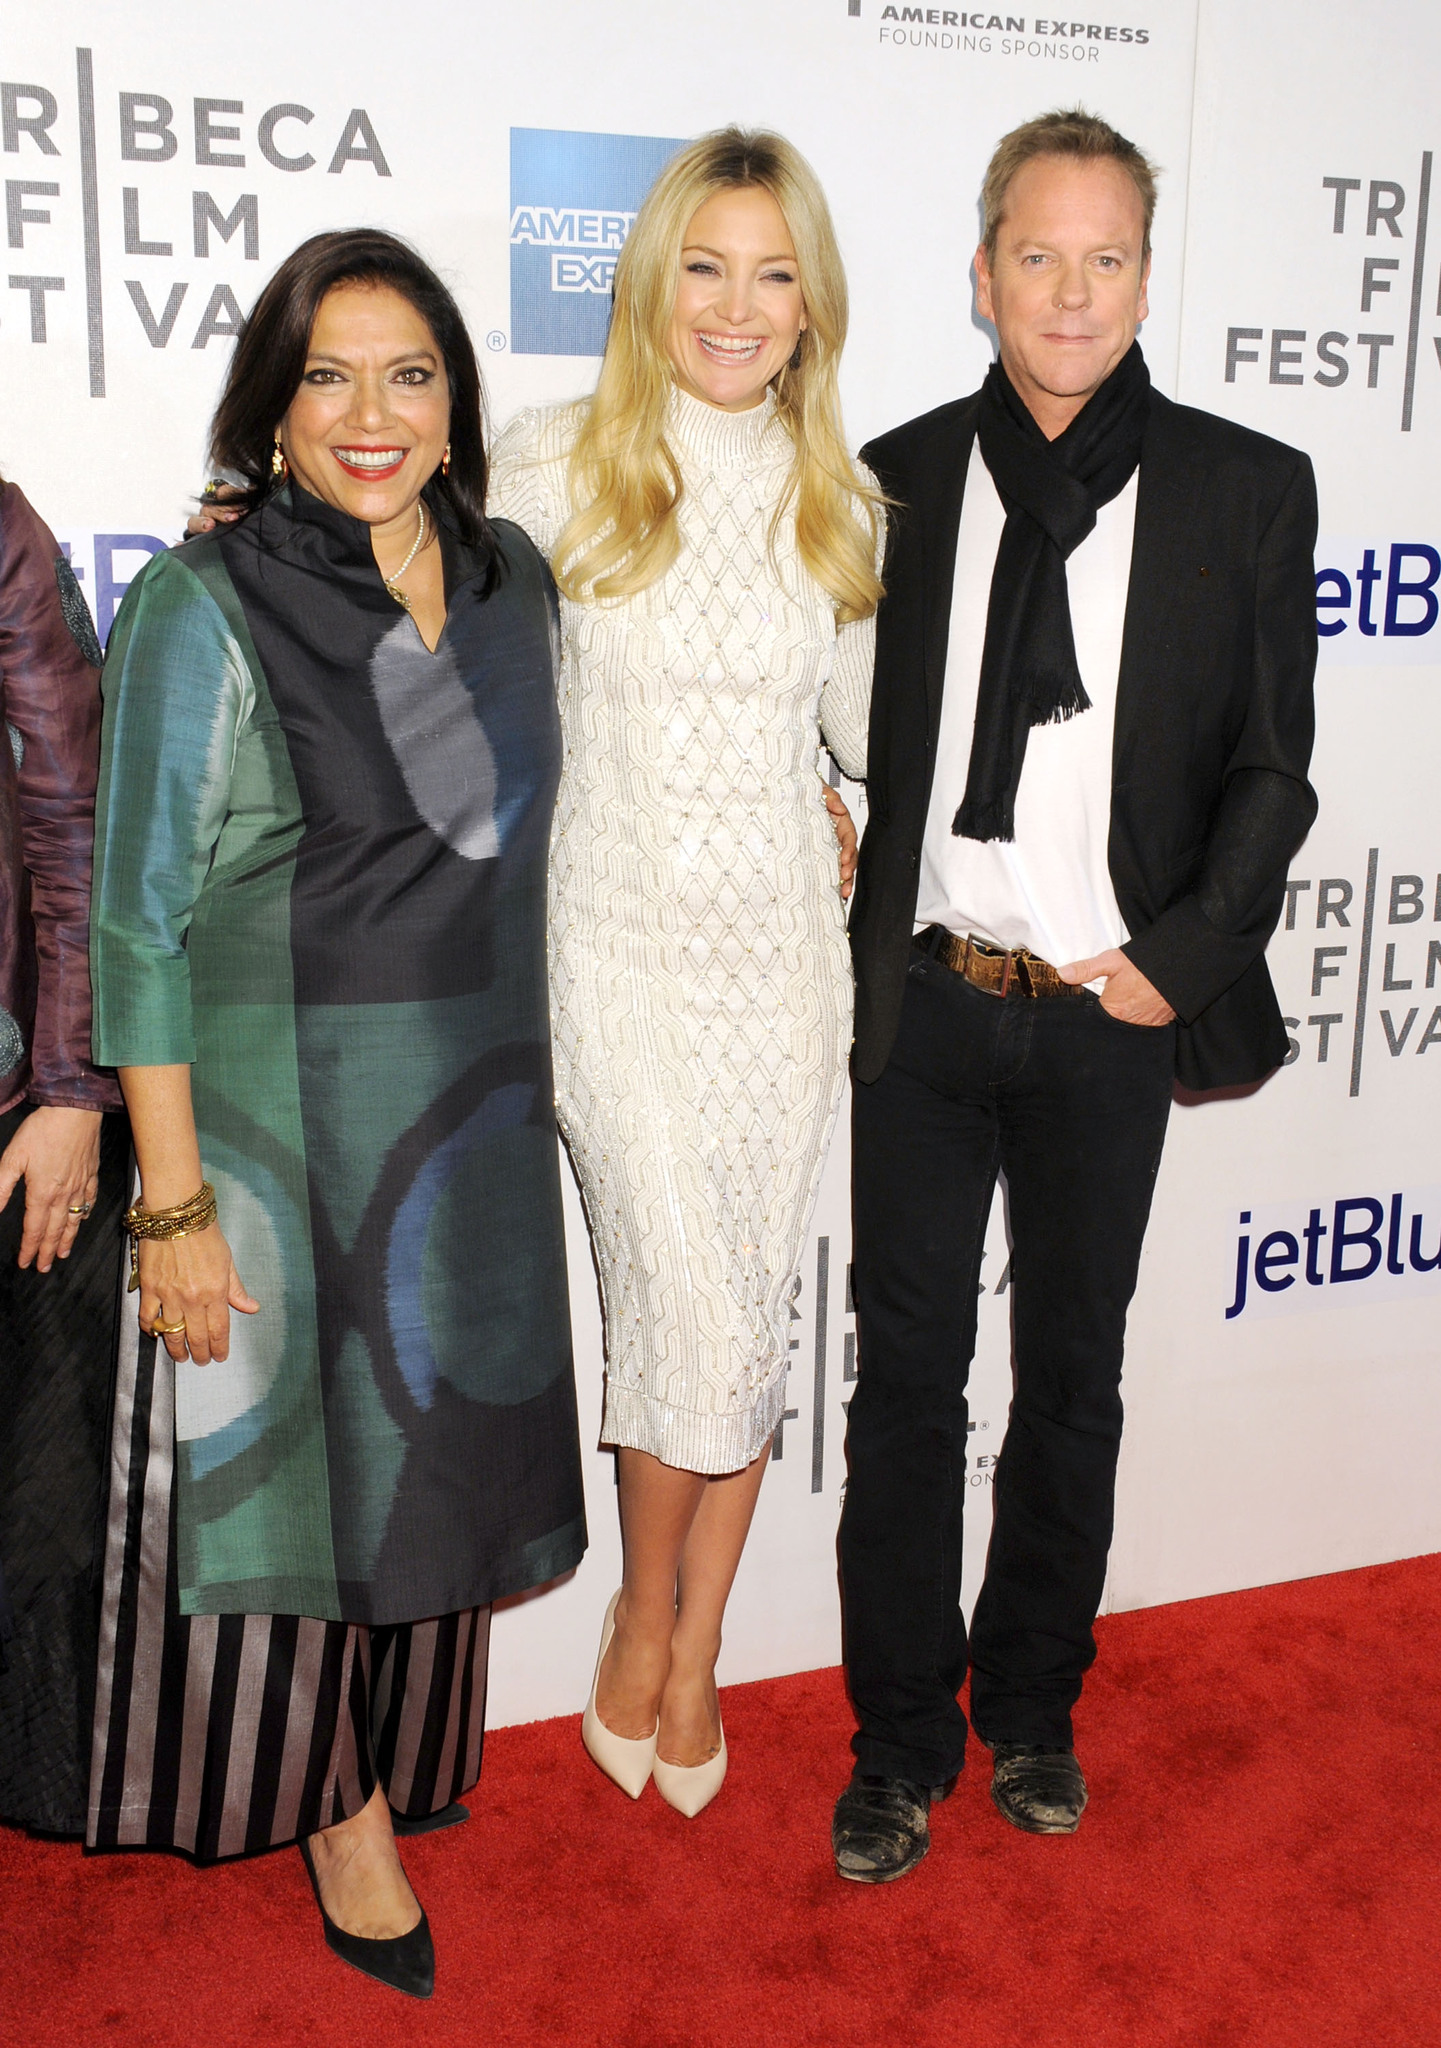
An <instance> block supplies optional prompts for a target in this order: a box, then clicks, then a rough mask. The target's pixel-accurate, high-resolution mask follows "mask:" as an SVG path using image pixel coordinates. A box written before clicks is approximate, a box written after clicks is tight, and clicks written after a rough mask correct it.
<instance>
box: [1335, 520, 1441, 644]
mask: <svg viewBox="0 0 1441 2048" xmlns="http://www.w3.org/2000/svg"><path fill="white" fill-rule="evenodd" d="M1316 562H1317V568H1316V630H1317V632H1318V633H1319V634H1320V636H1321V660H1322V661H1325V662H1332V663H1335V664H1336V665H1337V666H1344V667H1359V666H1361V665H1362V664H1365V665H1367V666H1370V665H1372V664H1377V663H1380V664H1384V665H1386V666H1388V667H1389V666H1406V665H1408V664H1410V663H1413V662H1434V661H1436V660H1438V659H1441V631H1438V630H1437V619H1438V617H1441V547H1438V546H1437V545H1436V544H1435V542H1433V541H1427V540H1392V541H1384V540H1374V539H1372V540H1336V539H1330V538H1327V539H1323V540H1321V541H1319V542H1318V543H1317V546H1316ZM1322 564H1325V565H1326V566H1325V567H1323V566H1321V565H1322Z"/></svg>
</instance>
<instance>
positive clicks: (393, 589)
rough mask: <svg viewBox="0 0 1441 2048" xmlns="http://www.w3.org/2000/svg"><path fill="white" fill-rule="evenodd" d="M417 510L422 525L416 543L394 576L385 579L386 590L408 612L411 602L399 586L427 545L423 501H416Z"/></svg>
mask: <svg viewBox="0 0 1441 2048" xmlns="http://www.w3.org/2000/svg"><path fill="white" fill-rule="evenodd" d="M415 509H416V511H417V512H418V513H419V514H420V525H419V528H418V529H417V532H416V536H415V541H414V544H413V546H412V547H411V550H410V553H409V554H408V555H407V556H406V558H405V560H404V561H403V562H402V563H401V565H400V567H399V568H398V569H397V570H396V572H395V574H394V575H393V576H387V577H385V578H384V579H383V581H384V583H385V587H386V589H387V590H388V591H389V592H390V594H391V596H392V597H393V598H394V599H395V601H396V603H397V604H398V605H399V606H400V608H401V610H402V611H406V612H408V611H411V610H412V606H411V602H410V599H409V598H408V597H407V596H406V594H405V592H404V591H403V590H401V589H400V588H399V587H398V586H399V583H400V579H401V577H402V576H403V575H404V574H405V572H406V570H407V569H408V568H409V567H410V565H411V563H412V562H413V561H414V560H415V558H416V556H417V555H418V554H419V553H420V550H421V548H422V547H423V546H424V544H425V504H424V501H423V500H422V499H420V498H417V499H416V501H415Z"/></svg>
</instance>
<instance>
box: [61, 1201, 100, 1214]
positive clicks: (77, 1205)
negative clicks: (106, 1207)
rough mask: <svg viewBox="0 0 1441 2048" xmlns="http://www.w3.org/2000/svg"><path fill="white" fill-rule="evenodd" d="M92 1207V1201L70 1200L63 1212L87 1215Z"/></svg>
mask: <svg viewBox="0 0 1441 2048" xmlns="http://www.w3.org/2000/svg"><path fill="white" fill-rule="evenodd" d="M94 1207H95V1204H94V1203H93V1202H72V1203H71V1204H70V1207H69V1208H68V1209H67V1210H66V1212H65V1213H66V1215H67V1216H88V1215H89V1214H90V1211H91V1210H92V1209H93V1208H94Z"/></svg>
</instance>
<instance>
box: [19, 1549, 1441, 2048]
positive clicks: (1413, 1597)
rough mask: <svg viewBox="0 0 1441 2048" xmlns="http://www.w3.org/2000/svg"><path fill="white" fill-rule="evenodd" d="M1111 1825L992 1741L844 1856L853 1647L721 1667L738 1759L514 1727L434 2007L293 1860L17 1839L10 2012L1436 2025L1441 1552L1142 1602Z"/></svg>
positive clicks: (248, 2022) (949, 2026) (602, 2032)
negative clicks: (643, 1763) (837, 1811)
mask: <svg viewBox="0 0 1441 2048" xmlns="http://www.w3.org/2000/svg"><path fill="white" fill-rule="evenodd" d="M1100 1633H1101V1656H1100V1660H1099V1662H1098V1664H1097V1666H1096V1670H1095V1672H1094V1673H1093V1674H1092V1677H1091V1679H1090V1681H1089V1683H1088V1686H1087V1691H1086V1697H1085V1700H1084V1702H1083V1705H1082V1709H1081V1712H1080V1715H1079V1717H1078V1723H1077V1740H1078V1747H1079V1749H1080V1753H1081V1757H1082V1761H1083V1763H1084V1765H1085V1768H1086V1772H1087V1775H1088V1777H1089V1779H1090V1784H1091V1806H1090V1811H1089V1812H1088V1814H1087V1816H1086V1819H1085V1821H1084V1823H1083V1825H1082V1828H1081V1832H1080V1834H1079V1835H1077V1836H1075V1837H1074V1838H1071V1839H1069V1840H1067V1839H1034V1838H1030V1837H1027V1836H1023V1835H1020V1834H1017V1833H1016V1832H1015V1831H1014V1830H1012V1829H1011V1828H1009V1827H1007V1826H1006V1824H1005V1823H1004V1822H1003V1821H1002V1820H1001V1819H1000V1817H999V1816H998V1815H997V1814H996V1813H995V1812H994V1810H993V1809H992V1807H991V1805H990V1802H989V1799H988V1797H987V1776H988V1774H987V1771H986V1763H987V1758H986V1756H985V1753H984V1752H982V1751H981V1750H980V1749H979V1748H978V1749H977V1750H976V1751H975V1752H974V1753H973V1757H972V1763H971V1766H970V1767H969V1768H968V1769H967V1772H966V1775H965V1777H964V1778H963V1779H962V1781H961V1785H960V1787H959V1788H958V1790H957V1792H956V1794H955V1796H954V1797H953V1798H952V1799H951V1800H950V1801H949V1802H948V1803H947V1804H946V1805H945V1806H944V1807H941V1808H939V1809H938V1810H937V1813H936V1817H935V1827H934V1844H933V1847H932V1851H931V1855H930V1857H929V1859H928V1860H927V1862H926V1863H924V1864H923V1865H922V1866H921V1868H920V1870H919V1871H917V1872H916V1873H915V1874H914V1875H913V1876H912V1877H910V1878H908V1879H906V1880H904V1881H903V1882H902V1883H900V1884H898V1885H895V1886H892V1887H889V1888H887V1889H883V1890H871V1889H868V1888H863V1887H861V1886H856V1885H844V1884H841V1883H839V1882H838V1881H837V1880H836V1879H835V1877H834V1876H833V1875H832V1873H831V1868H830V1858H829V1853H828V1834H827V1830H828V1823H829V1813H830V1805H831V1801H832V1799H833V1798H834V1796H835V1793H836V1792H837V1791H838V1790H839V1788H840V1785H841V1783H842V1782H843V1780H844V1777H845V1775H846V1768H847V1765H846V1750H845V1744H846V1741H847V1738H848V1735H849V1725H850V1724H849V1719H848V1715H847V1711H846V1706H845V1701H844V1697H843V1694H842V1690H841V1682H840V1674H839V1673H838V1672H835V1671H821V1672H814V1673H811V1674H808V1675H806V1676H804V1677H799V1678H787V1679H777V1680H773V1681H771V1682H769V1683H767V1684H763V1685H751V1686H740V1687H736V1688H734V1689H732V1690H731V1691H730V1692H728V1693H727V1694H726V1696H725V1713H726V1727H727V1732H728V1735H729V1738H730V1744H731V1754H732V1761H731V1775H730V1779H729V1782H728V1783H727V1785H726V1788H725V1791H724V1792H723V1793H722V1795H721V1798H720V1799H719V1800H718V1801H717V1803H716V1805H715V1806H713V1807H712V1808H710V1809H709V1810H708V1812H706V1813H705V1814H704V1815H703V1816H702V1817H701V1818H700V1819H699V1820H697V1821H694V1822H689V1823H688V1822H686V1821H683V1820H682V1819H680V1817H679V1816H678V1815H676V1814H673V1813H672V1812H671V1811H670V1810H669V1808H667V1807H665V1806H663V1805H662V1804H661V1803H660V1801H659V1800H658V1799H657V1798H656V1796H655V1793H654V1790H653V1789H651V1790H648V1791H647V1793H646V1796H645V1798H644V1799H643V1800H642V1801H641V1802H640V1804H639V1806H638V1807H635V1808H632V1807H630V1806H629V1805H628V1804H627V1802H626V1801H625V1800H624V1799H623V1797H622V1796H621V1795H620V1794H619V1793H618V1792H615V1791H614V1790H612V1789H611V1788H610V1787H609V1786H608V1785H607V1784H606V1783H605V1781H604V1780H603V1779H602V1778H601V1777H600V1776H599V1774H598V1773H597V1772H596V1771H595V1770H594V1768H593V1767H592V1766H591V1765H590V1764H589V1762H588V1761H587V1759H586V1758H585V1756H584V1754H583V1752H582V1751H581V1748H580V1743H579V1735H578V1723H577V1721H576V1720H566V1721H550V1722H542V1723H538V1724H536V1725H534V1726H532V1727H528V1728H516V1729H505V1730H502V1731H501V1732H500V1733H498V1734H497V1735H495V1736H494V1737H493V1738H492V1739H491V1741H490V1743H489V1745H488V1748H487V1753H486V1766H485V1775H484V1778H483V1780H482V1789H481V1790H480V1791H479V1792H478V1793H477V1794H476V1795H475V1797H474V1801H473V1804H474V1808H475V1818H474V1819H473V1820H472V1822H471V1823H470V1825H469V1826H468V1827H466V1828H463V1829H460V1830H456V1831H454V1832H452V1833H448V1834H444V1835H439V1836H432V1837H428V1838H423V1839H421V1840H419V1841H416V1842H412V1843H411V1844H409V1845H408V1847H407V1850H406V1862H407V1866H408V1868H409V1869H410V1872H411V1874H412V1876H413V1878H414V1880H415V1883H416V1888H417V1890H418V1891H419V1892H420V1894H421V1896H422V1898H423V1899H424V1900H425V1902H426V1904H427V1906H428V1907H429V1910H430V1916H431V1920H432V1922H433V1924H434V1927H435V1931H436V1940H437V1947H438V1950H439V1955H440V1973H439V1985H438V1989H437V1991H436V1995H435V1998H434V2000H433V2001H432V2002H431V2004H429V2005H428V2006H420V2005H414V2004H411V2003H410V2002H408V2001H405V2000H402V1999H400V1998H399V1997H397V1996H396V1995H395V1994H394V1993H390V1992H385V1991H383V1990H381V1989H379V1988H378V1987H373V1986H371V1985H369V1984H368V1983H367V1982H366V1981H365V1979H364V1978H362V1977H359V1976H356V1975H355V1974H353V1973H352V1972H350V1971H347V1970H345V1969H344V1968H343V1967H342V1966H341V1965H340V1964H339V1963H337V1962H335V1961H334V1960H333V1959H332V1958H331V1957H329V1956H328V1955H327V1954H326V1952H325V1950H324V1949H323V1947H322V1946H321V1941H320V1936H319V1932H318V1923H317V1922H316V1919H315V1914H314V1909H313V1907H312V1905H311V1902H310V1895H309V1892H308V1889H307V1887H306V1883H305V1878H304V1875H303V1873H302V1871H301V1867H300V1862H299V1858H298V1857H297V1856H296V1855H295V1853H294V1852H293V1851H292V1850H284V1851H281V1852H280V1853H278V1854H277V1855H274V1856H270V1857H266V1858H263V1859H261V1860H259V1861H256V1862H251V1863H248V1864H241V1865H228V1866H225V1867H223V1868H220V1869H215V1870H209V1871H198V1870H194V1869H192V1868H191V1867H190V1866H189V1865H188V1864H186V1863H185V1862H183V1861H182V1860H180V1859H179V1858H175V1857H160V1856H153V1855H150V1856H147V1855H122V1856H111V1857H104V1858H85V1857H82V1856H81V1854H80V1852H79V1851H78V1850H77V1849H75V1848H73V1847H69V1846H58V1845H52V1844H48V1843H37V1842H32V1841H29V1840H27V1839H26V1838H25V1837H23V1836H20V1835H17V1834H14V1833H11V1832H7V1831H4V1830H0V1901H3V1904H0V1923H3V1925H0V2040H3V2041H4V2042H5V2043H6V2044H7V2048H10V2044H16V2048H19V2044H21V2043H25V2044H27V2048H73V2044H77V2043H88V2042H102V2041H104V2042H123V2043H127V2044H128V2043H137V2044H143V2048H162V2044H164V2048H170V2044H184V2048H192V2044H201V2048H252V2044H256V2043H267V2044H270V2043H278V2044H286V2043H289V2042H292V2041H297V2040H298V2041H314V2042H323V2043H327V2044H329V2043H336V2044H339V2043H347V2044H350V2043H354V2044H356V2048H362V2044H363V2048H372V2044H373V2048H390V2044H399V2043H404V2044H406V2048H424V2044H428V2043H442V2044H450V2043H457V2044H459V2043H465V2044H467V2048H472V2044H473V2048H484V2044H486V2043H489V2042H497V2043H501V2042H503V2043H505V2044H507V2048H530V2044H532V2043H557V2044H565V2048H572V2044H574V2048H600V2044H604V2048H610V2044H617V2048H619V2044H625V2048H800V2044H807V2048H809V2044H812V2043H814V2044H818V2048H833V2044H842V2043H845V2044H849V2043H856V2044H863V2048H873V2044H882V2043H884V2044H892V2043H895V2044H903V2048H941V2044H944V2048H953V2044H954V2048H959V2044H969V2043H972V2042H975V2043H977V2044H985V2048H1162V2044H1172V2043H1174V2044H1176V2048H1219V2044H1231V2043H1236V2044H1244V2048H1273V2044H1274V2048H1282V2044H1285V2048H1290V2044H1293V2043H1294V2044H1296V2048H1303V2044H1304V2048H1331V2044H1336V2048H1362V2044H1365V2048H1427V2044H1441V1969H1438V1960H1437V1958H1438V1950H1441V1765H1438V1742H1437V1719H1438V1717H1437V1690H1438V1688H1437V1676H1438V1662H1441V1653H1438V1648H1437V1645H1438V1642H1441V1557H1428V1558H1417V1559H1413V1560H1411V1561H1409V1562H1407V1563H1405V1564H1399V1565H1386V1566H1382V1567H1379V1568H1377V1569H1374V1570H1370V1571H1360V1572H1348V1573H1345V1574H1343V1575H1340V1576H1337V1577H1333V1578H1325V1579H1310V1580H1305V1581H1302V1582H1300V1583H1297V1584H1293V1585H1288V1586H1278V1587H1271V1588H1268V1589H1266V1590H1264V1591H1260V1592H1253V1593H1241V1594H1233V1595H1229V1596H1227V1597H1225V1598H1223V1599H1216V1600H1203V1601H1193V1602H1189V1603H1187V1604H1185V1605H1181V1606H1175V1607H1165V1608H1157V1609H1152V1610H1150V1611H1149V1612H1146V1613H1142V1614H1126V1615H1120V1616H1116V1617H1114V1618H1112V1619H1110V1620H1107V1621H1105V1622H1103V1623H1102V1624H1101V1631H1100Z"/></svg>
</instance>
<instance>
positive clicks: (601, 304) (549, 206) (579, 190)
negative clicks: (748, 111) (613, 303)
mask: <svg viewBox="0 0 1441 2048" xmlns="http://www.w3.org/2000/svg"><path fill="white" fill-rule="evenodd" d="M681 147H682V145H681V143H680V142H679V141H676V140H674V139H668V138H666V137H664V136H658V135H587V134H576V133H573V132H572V131H571V130H569V129H564V128H512V129H511V131H510V326H511V335H510V345H511V348H512V350H513V351H514V352H515V353H517V354H519V355H532V356H598V355H602V354H603V353H604V352H605V337H606V329H607V327H608V326H609V323H610V298H611V289H612V286H613V285H614V282H615V260H616V257H617V256H618V255H619V254H620V251H621V248H622V246H623V245H624V242H625V238H626V236H627V235H628V234H629V233H630V230H631V227H632V226H633V224H634V222H635V217H636V213H637V212H638V210H639V208H640V203H641V201H642V199H644V197H645V195H646V193H647V192H648V191H649V190H650V188H651V186H652V184H654V182H655V178H656V174H657V172H658V171H659V170H660V169H661V166H662V165H663V164H664V163H666V161H667V160H668V159H669V158H670V157H672V156H674V154H675V152H676V151H677V150H678V149H679V148H681Z"/></svg>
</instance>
